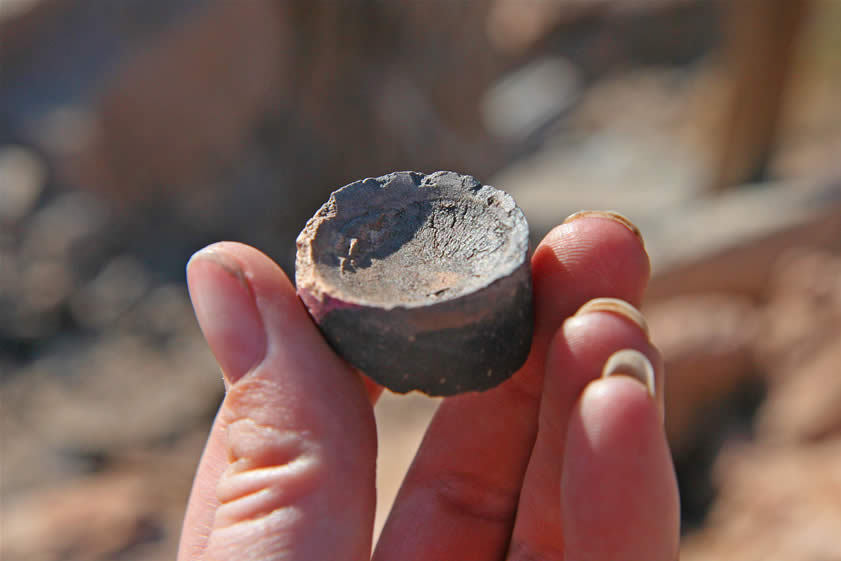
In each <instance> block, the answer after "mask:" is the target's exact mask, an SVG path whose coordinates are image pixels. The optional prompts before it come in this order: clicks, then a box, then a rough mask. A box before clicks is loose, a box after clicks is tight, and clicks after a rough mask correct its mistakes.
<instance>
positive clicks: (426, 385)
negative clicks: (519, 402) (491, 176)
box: [296, 172, 533, 395]
mask: <svg viewBox="0 0 841 561" xmlns="http://www.w3.org/2000/svg"><path fill="white" fill-rule="evenodd" d="M528 234H529V232H528V224H527V223H526V220H525V217H524V216H523V214H522V211H520V209H519V208H518V207H517V206H516V204H515V203H514V200H513V199H512V198H511V197H510V196H509V195H507V194H505V193H503V192H501V191H499V190H497V189H494V188H493V187H489V186H485V185H482V184H481V183H479V182H478V181H476V180H475V179H474V178H472V177H470V176H461V175H458V174H455V173H452V172H437V173H434V174H432V175H426V176H425V175H422V174H419V173H414V172H400V173H393V174H389V175H386V176H383V177H379V178H377V179H365V180H362V181H357V182H355V183H352V184H350V185H347V186H345V187H343V188H342V189H340V190H338V191H336V192H335V193H333V195H331V197H330V200H329V201H328V202H327V203H326V204H325V205H324V206H322V208H321V209H320V210H319V211H318V212H317V213H316V215H315V216H314V217H313V218H312V219H311V220H310V221H309V222H308V223H307V226H306V227H305V228H304V230H303V231H302V232H301V234H300V236H299V237H298V257H297V261H296V282H297V285H298V294H299V295H300V297H301V299H302V300H303V301H304V303H305V304H306V305H307V307H308V308H309V310H310V313H311V315H312V316H313V318H314V319H315V321H316V323H318V325H319V326H320V327H321V330H322V331H323V333H324V335H325V337H326V338H327V340H328V341H329V342H330V344H331V345H332V346H333V348H334V349H335V350H336V351H337V352H338V353H339V354H340V355H342V356H343V357H344V358H346V359H347V360H348V361H349V362H350V363H351V364H353V365H354V366H356V367H357V368H360V369H361V370H362V371H363V372H365V373H366V374H367V375H369V376H370V377H371V378H373V379H374V380H376V381H377V382H378V383H380V384H383V385H384V386H386V387H388V388H389V389H391V390H393V391H396V392H400V393H405V392H408V391H411V390H421V391H423V392H425V393H427V394H429V395H453V394H457V393H462V392H467V391H480V390H485V389H489V388H492V387H494V386H496V385H498V384H500V383H501V382H503V381H504V380H506V379H507V378H508V377H509V376H511V374H513V373H514V372H515V371H516V370H517V369H518V368H519V367H520V366H521V365H522V364H523V362H525V359H526V356H527V355H528V351H529V348H530V346H531V335H532V313H533V312H532V296H531V270H530V265H529V260H528Z"/></svg>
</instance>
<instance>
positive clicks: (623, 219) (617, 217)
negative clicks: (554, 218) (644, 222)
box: [564, 210, 645, 246]
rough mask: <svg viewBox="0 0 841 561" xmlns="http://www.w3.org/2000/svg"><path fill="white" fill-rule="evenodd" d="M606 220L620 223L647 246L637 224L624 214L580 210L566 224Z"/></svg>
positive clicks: (611, 211)
mask: <svg viewBox="0 0 841 561" xmlns="http://www.w3.org/2000/svg"><path fill="white" fill-rule="evenodd" d="M586 217H592V218H606V219H608V220H613V221H614V222H618V223H620V224H622V225H623V226H625V227H626V228H628V229H629V230H630V231H631V232H633V234H634V235H635V236H636V237H637V238H638V239H639V241H640V242H641V243H642V244H643V246H644V245H645V240H643V239H642V234H641V233H640V229H639V228H637V226H636V224H634V223H633V222H631V220H630V219H629V218H628V217H627V216H625V215H624V214H619V213H618V212H616V211H615V210H579V211H578V212H574V213H572V214H570V215H569V216H568V217H567V219H566V220H564V224H566V223H567V222H572V221H573V220H578V219H579V218H586Z"/></svg>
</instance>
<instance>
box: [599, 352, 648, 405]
mask: <svg viewBox="0 0 841 561" xmlns="http://www.w3.org/2000/svg"><path fill="white" fill-rule="evenodd" d="M608 376H630V377H631V378H635V379H636V380H639V381H640V382H641V383H642V384H643V385H644V386H645V387H646V389H647V390H648V395H650V396H651V397H652V398H654V397H655V395H656V393H657V390H656V389H655V388H656V387H657V386H656V382H655V380H654V367H653V366H651V361H649V360H648V358H647V357H646V356H645V355H644V354H642V353H641V352H639V351H636V350H634V349H623V350H621V351H616V352H615V353H613V354H612V355H610V358H608V359H607V362H605V364H604V368H602V378H607V377H608Z"/></svg>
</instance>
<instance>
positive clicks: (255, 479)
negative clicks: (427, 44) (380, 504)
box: [178, 214, 679, 561]
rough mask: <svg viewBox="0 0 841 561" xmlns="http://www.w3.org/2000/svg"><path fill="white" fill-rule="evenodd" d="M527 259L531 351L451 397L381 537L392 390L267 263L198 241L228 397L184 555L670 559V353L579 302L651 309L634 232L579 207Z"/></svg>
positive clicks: (199, 296) (202, 307) (206, 312)
mask: <svg viewBox="0 0 841 561" xmlns="http://www.w3.org/2000/svg"><path fill="white" fill-rule="evenodd" d="M532 270H533V277H534V288H535V315H536V319H535V337H534V342H533V345H532V349H531V354H530V355H529V359H528V361H527V362H526V364H525V365H524V366H523V367H522V368H521V369H520V371H518V372H517V373H516V374H515V375H514V376H513V377H512V378H511V379H510V380H509V381H507V382H505V383H503V384H502V385H501V386H499V387H497V388H495V389H493V390H490V391H487V392H484V393H474V394H465V395H462V396H457V397H452V398H448V399H446V400H444V401H443V403H442V404H441V406H440V407H439V409H438V411H437V413H436V415H435V417H434V419H433V420H432V423H431V424H430V426H429V428H428V430H427V432H426V435H425V438H424V440H423V443H422V445H421V447H420V450H419V451H418V454H417V456H416V458H415V460H414V462H413V464H412V466H411V468H410V469H409V472H408V474H407V475H406V478H405V480H404V482H403V486H402V488H401V490H400V493H399V494H398V497H397V499H396V501H395V505H394V507H393V509H392V511H391V513H390V515H389V518H388V521H387V523H386V525H385V527H384V529H383V531H382V535H381V536H380V539H379V541H378V543H377V544H376V545H375V546H374V545H373V544H372V532H373V523H374V506H375V503H376V500H375V499H376V491H375V463H376V455H377V453H378V450H377V438H376V427H375V424H374V415H373V405H374V404H375V403H376V401H377V398H378V397H379V395H380V393H381V391H382V388H380V387H378V386H376V385H375V384H374V383H372V382H370V381H369V380H368V379H367V378H365V377H364V376H362V375H361V374H360V373H358V372H357V371H355V370H353V369H352V368H351V367H350V366H349V365H348V364H347V363H345V362H344V361H343V360H342V359H340V358H339V357H337V356H336V355H335V354H334V353H333V352H332V351H331V350H330V348H329V347H328V346H327V344H326V343H325V341H324V340H323V338H322V337H321V335H320V333H319V331H318V329H317V328H316V327H315V325H314V324H313V323H312V321H311V319H310V318H309V316H308V315H307V312H306V310H305V309H304V307H303V306H302V304H301V303H300V301H299V300H298V299H297V297H296V295H295V290H294V287H293V285H292V284H291V283H290V281H289V280H288V278H287V277H286V276H285V275H284V273H283V272H282V271H281V269H280V268H279V267H278V266H277V265H275V264H274V263H273V262H272V261H271V260H270V259H269V258H268V257H266V256H265V255H263V254H262V253H260V252H258V251H257V250H255V249H253V248H250V247H247V246H244V245H241V244H236V243H229V242H224V243H219V244H214V245H212V246H210V247H209V248H206V249H204V250H202V251H200V252H199V253H197V254H196V256H194V258H193V259H192V260H191V262H190V264H189V266H188V269H187V278H188V283H189V287H190V294H191V298H192V300H193V305H194V307H195V309H196V315H197V317H198V320H199V324H200V326H201V328H202V331H203V333H204V335H205V338H206V339H207V342H208V344H209V346H210V349H211V350H212V352H213V354H214V356H215V357H216V359H217V361H218V363H219V366H220V368H221V369H222V371H223V374H224V378H225V386H226V396H225V400H224V402H223V403H222V406H221V408H220V411H219V414H218V415H217V418H216V421H215V422H214V425H213V428H212V430H211V433H210V437H209V439H208V443H207V447H206V449H205V452H204V455H203V456H202V459H201V462H200V465H199V468H198V472H197V474H196V479H195V483H194V487H193V491H192V495H191V497H190V502H189V505H188V509H187V514H186V517H185V520H184V528H183V532H182V536H181V547H180V550H179V554H178V559H179V561H195V560H203V561H207V560H220V561H221V560H226V561H227V560H239V559H243V560H244V559H247V560H249V561H268V560H280V559H282V560H288V561H321V560H332V559H340V560H347V561H365V560H370V559H373V560H374V561H437V560H453V561H499V560H509V561H538V560H539V561H563V560H567V561H674V560H675V559H676V558H677V550H678V543H679V540H678V533H679V508H678V494H677V485H676V482H675V476H674V471H673V467H672V463H671V459H670V456H669V451H668V445H667V443H666V439H665V435H664V431H663V424H662V408H663V403H662V399H663V397H662V395H663V392H662V378H663V375H662V366H661V360H660V358H659V354H658V352H657V350H656V349H655V348H654V346H653V345H652V343H651V342H650V341H649V339H648V337H647V335H646V332H645V330H644V328H643V327H642V326H641V324H640V322H639V321H634V317H633V314H628V313H622V310H621V309H619V310H618V311H616V310H613V311H610V310H604V309H602V310H599V309H595V310H590V311H586V310H585V311H584V312H582V313H580V314H577V315H574V314H575V313H576V311H577V310H579V309H580V308H581V306H582V305H584V304H585V303H587V302H588V301H590V300H591V299H593V298H597V297H610V298H616V299H620V300H622V301H624V302H627V303H629V304H631V305H633V306H639V304H640V301H641V299H642V297H643V293H644V290H645V286H646V283H647V281H648V276H649V262H648V257H647V255H646V253H645V249H644V246H643V243H642V240H641V239H640V238H639V236H638V234H636V233H635V232H633V230H632V228H629V227H628V225H626V224H624V223H623V222H622V220H618V219H616V218H615V217H614V218H611V217H610V216H609V215H598V214H585V215H580V216H577V217H575V219H573V220H569V221H567V222H565V223H564V224H563V225H561V226H558V227H557V228H555V229H554V230H553V231H552V232H550V233H549V234H548V235H547V236H546V238H545V239H544V240H543V241H542V242H541V243H540V244H539V245H538V247H537V248H536V250H535V252H534V256H533V258H532ZM622 349H633V350H636V351H639V352H640V353H642V354H643V355H644V356H645V357H647V358H648V361H649V363H650V365H651V366H652V369H653V372H654V374H655V381H654V382H653V383H649V385H648V386H646V385H645V384H644V383H641V382H640V381H639V380H638V379H636V378H634V377H631V376H624V375H621V374H622V373H621V372H620V373H619V374H620V375H611V376H607V377H602V376H601V375H602V370H603V367H604V365H605V363H606V362H607V361H608V358H609V357H610V356H611V355H613V354H614V353H615V352H616V351H619V350H622ZM651 390H654V391H653V392H652V391H651ZM652 393H653V395H652ZM379 453H381V454H388V450H379ZM372 552H373V553H372Z"/></svg>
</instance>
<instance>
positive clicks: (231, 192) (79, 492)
mask: <svg viewBox="0 0 841 561" xmlns="http://www.w3.org/2000/svg"><path fill="white" fill-rule="evenodd" d="M840 161H841V2H839V1H838V0H731V1H728V2H725V1H723V0H718V1H717V0H469V1H468V0H453V1H448V0H405V1H400V0H342V1H341V2H339V1H320V0H319V1H308V0H204V1H198V0H120V1H118V2H112V1H108V0H0V399H2V403H0V431H1V432H0V558H2V559H3V560H4V561H59V560H62V561H76V560H79V561H99V560H128V559H131V560H136V561H159V560H160V561H162V560H165V559H173V558H174V554H175V548H176V544H177V539H178V534H179V531H180V524H181V518H182V516H183V512H184V507H185V503H186V500H187V495H188V492H189V488H190V484H191V480H192V475H193V471H194V469H195V466H196V464H197V461H198V458H199V455H200V453H201V449H202V446H203V443H204V439H205V437H206V434H207V431H208V428H209V424H210V422H211V420H212V417H213V414H214V412H215V409H216V407H217V406H218V403H219V400H220V399H221V396H222V384H221V377H220V376H219V374H218V369H217V368H216V367H215V365H214V362H213V360H212V358H211V357H210V355H209V352H208V351H207V349H206V347H205V345H204V343H203V341H202V339H201V336H200V334H199V332H198V328H197V326H196V324H195V320H194V318H193V314H192V311H191V307H190V305H189V299H188V296H187V292H186V287H185V284H184V266H185V264H186V261H187V260H188V258H189V257H190V255H191V254H192V253H193V252H194V251H196V250H197V249H199V248H201V247H202V246H203V245H205V244H207V243H210V242H213V241H216V240H220V239H233V240H240V241H244V242H246V243H250V244H253V245H256V246H257V247H258V248H260V249H262V250H263V251H265V252H266V253H268V254H269V255H270V256H272V257H273V258H275V259H276V260H277V261H278V262H279V263H280V264H281V265H282V266H283V267H284V268H285V269H286V270H287V272H289V273H290V275H291V274H292V273H293V270H292V264H293V260H294V250H295V246H294V239H295V236H296V235H297V233H298V231H300V229H301V228H302V227H303V225H304V223H305V222H306V220H307V218H309V217H310V216H311V215H312V214H313V213H314V212H315V210H316V209H317V208H318V206H320V204H321V203H322V202H324V201H325V200H326V198H327V196H328V194H329V193H330V192H331V191H332V190H334V189H336V188H338V187H340V186H342V185H344V184H346V183H349V182H351V181H353V180H356V179H359V178H362V177H371V176H378V175H382V174H384V173H388V172H391V171H395V170H406V169H411V170H416V171H422V172H427V173H428V172H432V171H435V170H439V169H450V170H454V171H459V172H462V173H469V174H471V175H474V176H476V177H478V178H479V179H480V180H482V181H483V182H485V183H489V184H492V185H495V186H496V187H499V188H501V189H504V190H507V191H509V192H510V193H512V194H513V195H514V197H515V199H516V200H517V201H518V202H519V204H520V205H521V206H522V207H523V209H524V210H525V213H526V215H527V217H528V219H529V222H530V224H531V228H532V232H533V235H534V238H535V240H538V239H539V238H540V237H541V236H542V235H543V234H544V233H545V232H546V231H548V230H549V229H550V228H551V227H552V226H553V225H555V224H557V223H559V222H561V221H562V220H563V219H564V218H565V217H566V216H567V215H568V214H570V213H572V212H574V211H576V210H579V209H582V208H599V209H601V208H605V209H614V210H618V211H620V212H622V213H624V214H626V215H627V216H629V217H630V218H631V219H632V220H633V221H634V222H636V224H637V225H638V226H639V227H640V229H641V230H642V232H643V234H644V236H645V238H646V243H647V247H648V249H649V252H650V253H651V258H652V263H653V269H654V277H653V279H652V283H651V291H650V294H649V297H648V301H647V302H646V306H645V312H646V314H647V316H648V318H649V320H650V323H651V327H652V332H653V337H654V340H655V343H657V344H658V345H659V346H660V347H661V348H662V350H663V353H664V355H665V359H666V364H667V372H668V379H667V381H666V387H667V429H668V434H669V438H670V441H671V446H672V449H673V452H674V459H675V465H676V469H677V473H678V478H679V482H680V487H681V494H682V501H683V504H682V515H683V534H684V540H683V551H682V559H684V560H690V561H694V560H706V559H710V560H712V559H745V560H754V559H756V560H760V559H761V560H763V561H767V560H771V559H785V560H787V561H798V560H803V561H807V560H809V561H812V560H815V561H816V560H820V561H829V560H841V542H839V540H838V536H839V535H841V407H839V406H838V403H840V402H841V376H839V375H838V372H839V368H841V163H840ZM437 403H438V402H437V401H436V400H434V399H430V398H426V397H424V396H419V395H410V396H406V397H398V396H393V395H386V396H384V398H383V399H382V401H381V403H380V404H379V405H378V406H377V416H378V423H379V430H380V435H381V441H382V443H381V462H380V467H379V474H378V477H379V489H380V493H379V494H380V507H381V509H380V510H381V512H380V513H379V515H378V518H377V528H379V527H380V525H381V524H382V520H383V515H384V514H385V512H386V510H387V508H388V505H389V504H390V501H391V500H392V497H393V495H394V492H395V491H396V488H397V485H398V484H399V480H400V478H401V477H402V474H403V471H404V470H405V467H406V465H407V464H408V462H409V461H410V460H411V456H412V454H413V452H414V448H415V446H416V445H417V443H418V441H419V439H420V436H421V434H422V431H423V428H424V426H425V423H426V422H427V421H428V419H429V416H430V415H431V414H432V412H433V410H434V408H435V406H436V405H437Z"/></svg>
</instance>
